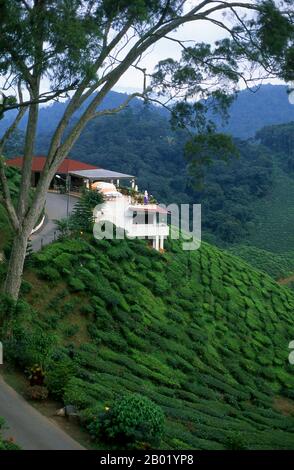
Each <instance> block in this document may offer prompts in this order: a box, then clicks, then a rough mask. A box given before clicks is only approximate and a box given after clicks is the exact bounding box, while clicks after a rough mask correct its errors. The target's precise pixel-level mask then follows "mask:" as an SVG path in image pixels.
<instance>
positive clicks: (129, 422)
mask: <svg viewBox="0 0 294 470" xmlns="http://www.w3.org/2000/svg"><path fill="white" fill-rule="evenodd" d="M164 421H165V419H164V414H163V412H162V410H161V409H160V408H159V407H158V406H157V405H156V404H155V403H153V402H152V401H151V400H149V399H147V398H146V397H142V396H140V395H137V394H133V395H125V396H123V397H121V398H119V399H117V400H116V401H115V402H114V403H113V405H112V406H110V409H109V410H106V411H105V412H104V413H103V414H101V415H100V416H99V418H98V420H97V421H93V422H92V423H91V424H90V425H89V431H90V433H91V434H92V435H93V436H95V437H97V435H98V436H100V437H102V438H103V439H106V440H110V441H112V442H113V441H115V442H117V443H120V444H127V445H135V446H139V445H140V443H147V444H149V445H150V446H157V445H159V443H160V440H161V438H162V435H163V430H164Z"/></svg>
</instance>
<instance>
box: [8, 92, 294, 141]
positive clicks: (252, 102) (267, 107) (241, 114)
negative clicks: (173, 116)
mask: <svg viewBox="0 0 294 470" xmlns="http://www.w3.org/2000/svg"><path fill="white" fill-rule="evenodd" d="M126 97H127V95H126V94H124V93H117V92H110V93H109V94H108V95H107V96H106V98H105V100H104V101H103V103H102V105H101V106H100V108H101V109H103V108H106V107H108V108H113V107H116V106H118V105H119V104H121V103H122V102H123V101H124V100H125V99H126ZM65 106H66V102H61V103H54V104H52V105H51V106H47V107H43V108H41V110H40V116H39V128H38V130H39V133H50V132H52V130H53V129H54V127H55V125H56V124H57V122H58V120H59V119H60V117H61V115H62V113H63V112H64V108H65ZM138 106H143V104H142V101H141V100H139V99H135V100H133V101H132V104H131V105H130V107H132V108H136V107H138ZM152 108H154V109H155V110H157V111H158V113H159V114H161V115H168V113H167V112H166V111H164V110H162V109H161V108H160V107H158V106H152ZM82 110H83V107H82V108H81V110H79V112H78V113H81V112H82ZM13 115H14V113H13V112H10V113H7V114H6V116H5V119H3V120H2V121H0V133H1V132H2V131H3V129H4V128H5V127H7V125H8V124H9V122H11V119H12V117H13ZM290 121H294V106H293V105H291V104H290V103H289V100H288V96H287V87H286V86H283V85H262V86H261V87H259V88H256V89H253V90H243V91H241V92H240V93H239V94H238V96H237V98H236V100H235V101H234V102H233V104H232V106H231V108H230V118H229V121H228V123H227V124H226V125H224V126H222V125H221V124H220V127H221V128H222V129H223V130H225V131H226V132H228V133H231V134H233V135H234V136H235V137H240V138H242V139H246V138H248V137H253V136H254V135H255V133H256V132H257V131H258V130H259V129H261V128H262V127H264V126H269V125H274V124H283V123H287V122H290ZM25 125H26V117H25V118H24V119H23V120H22V122H21V124H20V129H24V128H25Z"/></svg>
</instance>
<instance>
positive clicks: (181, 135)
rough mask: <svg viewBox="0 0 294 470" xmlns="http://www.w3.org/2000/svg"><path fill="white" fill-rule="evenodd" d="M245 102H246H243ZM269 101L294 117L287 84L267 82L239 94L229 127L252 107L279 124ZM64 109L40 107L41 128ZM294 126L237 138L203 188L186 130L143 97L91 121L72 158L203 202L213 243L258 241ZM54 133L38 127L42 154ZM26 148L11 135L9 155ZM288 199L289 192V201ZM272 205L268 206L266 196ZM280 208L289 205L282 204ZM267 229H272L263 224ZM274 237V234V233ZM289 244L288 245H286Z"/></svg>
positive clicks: (176, 197)
mask: <svg viewBox="0 0 294 470" xmlns="http://www.w3.org/2000/svg"><path fill="white" fill-rule="evenodd" d="M269 96H271V99H270V98H269ZM246 97H247V98H246ZM266 97H267V98H266ZM121 98H122V95H120V94H118V93H112V94H110V95H109V97H108V98H107V100H108V101H107V102H106V103H105V106H106V105H107V106H115V105H117V104H118V103H119V102H120V100H121ZM240 100H241V101H240ZM242 100H245V101H244V103H243V101H242ZM252 100H253V101H252ZM254 100H255V101H254ZM256 100H257V101H256ZM238 102H242V103H243V108H240V109H239V110H238ZM254 103H255V104H254ZM278 103H279V106H278ZM269 104H270V106H271V107H272V108H271V109H274V108H279V110H283V113H282V114H283V116H284V119H287V118H290V117H291V113H292V114H293V120H294V107H293V108H291V105H290V104H289V103H288V100H287V95H286V90H285V87H281V86H271V85H266V86H264V87H262V88H261V89H260V90H259V91H257V92H256V93H252V92H249V91H244V92H242V93H241V94H240V96H239V98H238V100H237V101H236V102H235V103H234V104H233V107H232V118H231V124H230V125H233V126H234V125H235V123H236V122H237V121H238V119H237V118H236V116H237V115H238V113H239V121H238V122H240V123H242V122H243V123H244V122H245V121H244V119H245V117H246V109H247V110H248V109H249V108H250V106H253V105H254V106H255V108H254V109H255V112H254V113H253V114H254V116H253V115H252V114H251V115H250V114H248V116H247V117H248V122H251V124H252V126H253V124H254V122H255V124H256V123H257V121H258V119H259V118H260V116H261V115H263V113H264V118H262V119H263V122H267V121H266V119H268V120H269V119H276V121H277V122H278V120H279V119H282V114H281V113H280V112H279V111H278V112H277V113H276V115H275V116H274V115H272V114H271V112H269V109H267V111H266V108H267V107H269ZM63 107H64V104H62V103H56V104H54V105H53V106H52V107H49V108H44V109H42V111H41V117H40V126H41V128H42V126H45V124H46V126H47V130H49V131H50V130H51V128H52V126H53V124H54V122H56V120H57V119H58V117H60V113H61V111H62V109H63ZM252 110H253V108H252ZM242 113H243V114H242ZM266 114H267V116H265V115H266ZM241 115H243V118H244V119H243V118H242V116H241ZM48 123H49V127H48ZM260 123H261V121H260ZM255 124H254V126H255V127H256V126H257V124H256V125H255ZM50 126H51V127H50ZM254 126H253V127H254ZM293 126H294V125H293V124H291V123H287V124H285V125H278V126H273V127H272V126H270V127H266V128H264V129H262V130H259V132H258V133H257V140H251V141H250V140H248V141H247V142H245V141H241V140H238V139H236V144H237V147H238V148H239V151H240V156H239V158H237V157H236V158H234V159H233V160H232V161H230V162H228V163H224V162H214V165H212V166H211V167H209V168H205V169H204V180H203V188H202V189H199V188H197V187H196V185H197V183H199V181H195V180H194V179H193V178H191V176H190V175H189V171H188V169H187V165H186V162H185V158H184V147H185V142H186V141H187V138H188V135H187V133H186V132H185V131H183V130H178V131H173V130H172V129H171V127H170V124H169V121H168V117H167V116H166V115H165V114H164V113H162V112H159V110H158V109H157V108H155V107H154V106H150V105H148V106H146V105H143V104H142V103H140V102H139V101H138V100H137V101H135V103H134V105H133V106H131V107H129V108H128V109H127V110H126V111H124V112H122V113H120V114H118V115H114V116H107V117H100V118H98V119H96V120H94V121H92V122H90V123H89V124H88V125H87V127H86V129H85V130H84V132H83V133H82V135H81V137H80V139H79V140H78V142H77V143H76V145H75V147H74V148H73V150H72V152H71V157H73V158H76V159H78V160H82V161H85V162H88V163H92V164H95V165H97V166H100V167H105V168H109V169H113V170H117V171H122V172H125V173H129V174H134V175H136V176H137V177H138V184H139V187H140V189H142V190H144V189H147V190H148V191H149V193H150V194H153V195H154V196H155V197H156V198H158V199H159V200H160V201H161V202H165V203H173V202H176V203H201V204H202V214H203V229H204V232H205V236H206V238H207V239H208V240H209V241H212V242H214V243H218V244H223V243H224V242H226V243H229V244H231V243H236V242H240V241H244V239H245V238H247V237H248V236H249V235H250V234H251V236H252V237H253V238H252V240H253V244H257V245H260V243H259V241H258V240H257V239H256V234H257V237H258V236H260V232H261V231H262V230H260V228H259V229H257V226H258V224H259V226H260V224H262V223H263V222H262V221H263V215H264V214H263V208H266V205H263V201H268V200H269V201H271V199H270V198H271V194H272V192H273V188H275V191H280V190H282V188H283V184H281V182H282V181H285V182H286V179H287V187H288V186H289V187H290V186H291V184H292V183H291V181H292V180H291V173H290V174H288V173H289V169H291V168H292V167H293V155H292V150H291V149H293V148H294V147H293V135H294V133H293V132H292V130H293ZM253 127H252V129H253ZM240 129H242V124H240ZM243 129H244V128H243ZM242 132H243V131H242ZM49 136H50V132H49V133H48V132H47V133H45V132H41V131H40V132H39V138H38V145H37V149H36V152H37V153H43V154H46V152H47V148H48V142H49ZM21 147H22V142H21V136H14V140H13V141H12V142H10V144H9V148H7V155H8V156H11V155H13V154H16V153H22V148H21ZM277 169H278V171H279V173H278V174H277ZM284 176H285V180H283V178H284ZM277 178H279V179H278V181H279V184H278V185H277V184H276V181H277ZM289 178H290V179H289ZM279 197H280V196H278V199H279ZM266 198H269V199H266ZM288 198H289V197H288V196H287V200H288ZM275 200H277V198H275ZM289 202H290V201H289ZM256 204H257V206H256ZM286 205H287V204H286ZM267 206H268V207H270V203H269V202H268V203H267ZM283 210H286V206H285V205H283ZM283 210H282V211H281V210H278V208H277V211H276V214H277V217H279V221H278V222H277V225H276V227H277V229H278V226H279V225H281V223H282V225H283V223H284V222H285V223H287V218H286V216H284V215H283ZM269 212H271V210H269ZM269 217H270V215H269ZM281 217H283V220H282V221H281V220H280V218H281ZM267 220H269V222H268V224H270V231H271V230H272V223H271V222H270V219H268V216H267ZM266 223H267V222H266ZM287 230H288V225H287V227H286V226H285V231H287ZM266 231H267V232H268V231H269V229H268V228H266ZM274 237H275V238H277V235H274ZM270 239H271V237H268V242H269V243H270ZM262 242H263V238H262ZM274 243H276V242H274ZM287 243H288V241H287ZM271 246H272V245H271ZM271 246H268V249H271ZM284 248H285V247H284ZM284 248H283V251H287V249H284Z"/></svg>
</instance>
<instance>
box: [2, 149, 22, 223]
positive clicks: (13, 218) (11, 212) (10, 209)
mask: <svg viewBox="0 0 294 470" xmlns="http://www.w3.org/2000/svg"><path fill="white" fill-rule="evenodd" d="M0 181H1V185H2V190H3V195H2V197H1V200H2V202H3V204H4V207H5V209H6V211H7V214H8V217H9V220H10V222H11V225H12V227H13V229H14V230H15V231H17V230H18V229H19V225H20V224H19V220H18V217H17V215H16V211H15V209H14V205H13V203H12V199H11V194H10V189H9V186H8V181H7V177H6V173H5V162H4V157H2V156H1V155H0Z"/></svg>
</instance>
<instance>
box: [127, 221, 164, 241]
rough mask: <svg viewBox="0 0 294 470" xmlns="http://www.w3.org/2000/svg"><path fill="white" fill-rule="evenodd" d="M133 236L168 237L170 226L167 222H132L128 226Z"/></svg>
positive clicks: (129, 232)
mask: <svg viewBox="0 0 294 470" xmlns="http://www.w3.org/2000/svg"><path fill="white" fill-rule="evenodd" d="M127 233H128V235H130V236H131V237H150V238H152V237H156V236H159V237H168V235H169V226H168V225H166V224H132V225H131V226H129V227H128V228H127Z"/></svg>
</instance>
